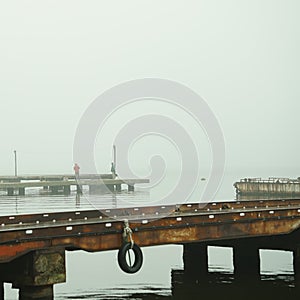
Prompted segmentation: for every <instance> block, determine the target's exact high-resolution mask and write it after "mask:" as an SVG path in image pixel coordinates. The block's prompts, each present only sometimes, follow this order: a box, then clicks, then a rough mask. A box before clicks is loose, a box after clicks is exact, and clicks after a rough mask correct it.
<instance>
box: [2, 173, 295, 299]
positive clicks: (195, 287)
mask: <svg viewBox="0 0 300 300" xmlns="http://www.w3.org/2000/svg"><path fill="white" fill-rule="evenodd" d="M238 179H239V178H228V179H227V181H228V182H227V187H228V188H225V189H223V191H222V189H221V192H220V193H219V200H221V199H222V200H225V199H226V200H234V198H235V195H234V189H233V187H232V183H233V182H234V180H238ZM203 185H205V183H203ZM0 194H1V195H0V200H1V201H0V211H1V215H10V214H25V213H34V212H35V213H36V212H45V211H47V212H53V211H65V210H86V209H94V208H97V209H99V208H103V209H105V208H111V207H122V206H138V205H148V204H150V205H154V204H158V203H155V200H153V199H152V198H151V195H150V194H149V193H148V192H147V191H140V190H137V191H135V192H130V193H129V192H127V191H123V192H122V193H120V194H116V195H111V194H106V195H101V196H99V195H89V194H88V193H87V191H84V195H83V196H81V197H78V196H77V195H76V192H75V191H72V193H71V195H70V196H63V195H57V196H53V195H52V196H50V195H49V196H45V195H43V196H41V195H40V194H39V191H38V190H37V189H31V190H28V191H27V194H26V196H23V197H19V196H11V197H8V196H5V195H4V193H3V192H0ZM217 200H218V199H217ZM191 202H195V198H194V199H191ZM143 254H144V264H143V267H142V269H141V270H140V271H139V272H138V273H137V274H130V275H129V274H125V273H123V272H122V271H121V270H120V269H119V267H118V265H117V261H116V256H117V251H107V252H101V253H87V252H84V251H75V252H67V253H66V267H67V282H66V283H63V284H58V285H55V288H54V291H55V299H57V300H65V299H145V300H146V299H200V298H201V297H202V296H203V295H206V293H209V295H210V298H213V299H219V298H220V297H222V298H223V299H224V298H225V299H229V298H230V299H233V298H237V297H239V298H240V297H243V298H246V296H248V298H249V299H254V298H257V297H258V296H264V297H265V298H266V299H268V297H270V299H271V298H272V299H274V298H276V299H279V298H280V299H282V297H283V295H284V296H285V297H288V298H289V299H290V298H292V297H294V296H295V297H297V293H298V292H297V289H296V288H295V278H294V274H293V267H292V262H293V261H292V254H291V253H290V252H288V251H285V252H283V251H266V250H264V251H260V256H261V280H260V282H259V283H255V284H254V285H253V284H249V285H245V286H242V285H241V284H237V283H236V282H235V280H234V275H233V271H234V268H233V263H232V249H231V248H220V247H209V271H210V274H209V277H208V280H207V282H205V281H203V280H197V279H190V278H187V277H186V275H185V274H184V271H183V263H182V247H181V246H176V245H168V246H157V247H147V248H143ZM5 293H6V296H5V299H7V300H8V299H9V300H12V299H17V297H18V291H17V290H15V289H12V288H11V285H10V284H5ZM260 298H261V297H260Z"/></svg>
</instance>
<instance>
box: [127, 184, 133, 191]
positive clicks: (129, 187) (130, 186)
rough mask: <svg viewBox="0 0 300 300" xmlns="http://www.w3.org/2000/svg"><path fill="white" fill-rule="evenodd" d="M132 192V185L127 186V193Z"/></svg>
mask: <svg viewBox="0 0 300 300" xmlns="http://www.w3.org/2000/svg"><path fill="white" fill-rule="evenodd" d="M133 191H134V185H130V184H128V192H133Z"/></svg>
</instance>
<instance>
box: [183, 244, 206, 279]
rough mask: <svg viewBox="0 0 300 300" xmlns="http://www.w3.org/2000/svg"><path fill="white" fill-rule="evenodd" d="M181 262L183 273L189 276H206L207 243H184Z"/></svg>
mask: <svg viewBox="0 0 300 300" xmlns="http://www.w3.org/2000/svg"><path fill="white" fill-rule="evenodd" d="M183 264H184V273H185V274H186V275H188V276H189V277H197V278H200V277H206V276H207V274H208V255H207V244H206V243H190V244H184V245H183Z"/></svg>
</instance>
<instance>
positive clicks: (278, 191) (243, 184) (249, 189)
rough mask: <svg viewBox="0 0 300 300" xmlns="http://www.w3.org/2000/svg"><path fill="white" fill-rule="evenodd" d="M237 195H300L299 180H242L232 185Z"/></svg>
mask: <svg viewBox="0 0 300 300" xmlns="http://www.w3.org/2000/svg"><path fill="white" fill-rule="evenodd" d="M233 186H234V187H235V189H236V193H237V194H238V195H297V196H299V195H300V178H299V177H298V178H297V179H290V178H277V177H269V178H268V179H262V178H244V179H241V180H240V181H238V182H235V183H234V185H233Z"/></svg>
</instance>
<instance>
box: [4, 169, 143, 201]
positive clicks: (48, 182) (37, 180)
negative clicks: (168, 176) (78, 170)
mask: <svg viewBox="0 0 300 300" xmlns="http://www.w3.org/2000/svg"><path fill="white" fill-rule="evenodd" d="M57 176H58V175H57ZM57 176H56V177H49V178H48V177H43V176H39V177H35V176H32V177H30V176H27V177H24V178H25V179H23V177H18V180H12V179H9V178H6V177H0V189H1V190H6V191H7V195H8V196H13V195H14V193H15V191H17V190H18V191H19V195H25V189H26V188H41V189H42V193H47V192H48V191H50V193H51V194H65V195H68V194H69V193H70V191H71V186H76V187H77V191H78V190H79V189H78V187H80V189H81V191H82V187H83V186H88V187H89V189H90V191H91V192H92V193H94V192H96V191H97V190H98V189H99V190H101V191H103V190H105V191H106V192H107V191H112V192H114V191H121V185H122V184H126V185H127V186H128V191H134V186H135V184H139V183H148V182H149V179H139V178H132V179H120V178H118V179H116V178H112V175H110V176H108V175H105V174H104V175H98V176H97V175H80V179H78V178H74V176H71V175H70V176H67V175H64V176H63V175H61V176H59V177H57ZM1 178H2V179H1ZM26 178H28V179H26ZM22 180H23V181H22Z"/></svg>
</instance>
